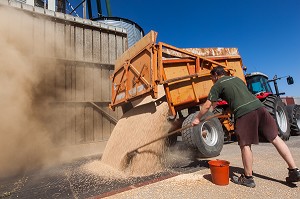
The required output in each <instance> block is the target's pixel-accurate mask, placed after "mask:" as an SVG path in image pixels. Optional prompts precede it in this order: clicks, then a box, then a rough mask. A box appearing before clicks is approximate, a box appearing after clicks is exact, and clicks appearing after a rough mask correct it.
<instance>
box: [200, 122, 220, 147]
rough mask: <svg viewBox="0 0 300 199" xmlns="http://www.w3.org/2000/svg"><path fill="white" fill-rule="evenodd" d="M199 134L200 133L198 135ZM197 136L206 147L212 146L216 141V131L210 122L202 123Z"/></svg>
mask: <svg viewBox="0 0 300 199" xmlns="http://www.w3.org/2000/svg"><path fill="white" fill-rule="evenodd" d="M200 132H201V133H200ZM199 134H200V137H201V139H202V140H203V141H204V142H205V143H206V144H207V145H208V146H214V145H215V144H216V143H217V141H218V131H217V129H216V127H214V126H213V125H212V124H211V122H210V121H206V122H203V124H201V126H200V130H199Z"/></svg>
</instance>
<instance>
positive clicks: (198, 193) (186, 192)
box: [109, 136, 300, 199]
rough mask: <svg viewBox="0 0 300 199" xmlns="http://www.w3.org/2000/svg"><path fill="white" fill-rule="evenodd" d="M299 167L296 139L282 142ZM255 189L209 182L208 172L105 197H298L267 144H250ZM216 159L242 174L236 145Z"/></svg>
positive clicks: (299, 143)
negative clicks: (226, 161) (227, 163)
mask: <svg viewBox="0 0 300 199" xmlns="http://www.w3.org/2000/svg"><path fill="white" fill-rule="evenodd" d="M286 143H287V144H288V146H289V147H290V150H291V152H292V154H293V156H294V159H295V161H296V164H297V165H298V167H300V136H297V137H291V138H290V140H289V141H287V142H286ZM252 150H253V153H254V165H253V170H254V179H255V183H256V187H255V188H248V187H245V186H241V185H236V184H234V183H232V182H229V185H226V186H219V185H215V184H213V183H212V182H211V175H210V170H209V169H203V170H199V171H196V172H193V173H189V174H181V175H179V176H176V177H173V178H169V179H166V180H163V181H160V182H157V183H153V184H150V185H146V186H143V187H139V188H136V189H132V190H129V191H126V192H122V193H119V194H116V195H113V196H111V197H109V198H118V199H119V198H121V199H122V198H126V199H127V198H143V199H146V198H151V199H152V198H280V199H281V198H293V199H294V198H299V195H300V188H299V186H300V182H298V183H296V184H291V185H287V184H286V183H285V177H286V176H287V166H286V164H285V162H284V161H283V160H282V159H281V157H280V155H279V154H278V153H277V151H276V149H275V148H274V147H273V145H272V144H270V143H260V144H259V145H253V146H252ZM217 159H224V160H228V161H230V176H232V175H234V174H239V173H241V172H243V170H242V168H243V167H242V162H241V157H240V150H239V146H238V145H237V143H230V144H225V145H224V148H223V150H222V153H221V155H220V156H218V157H217Z"/></svg>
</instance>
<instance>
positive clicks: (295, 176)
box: [285, 168, 300, 182]
mask: <svg viewBox="0 0 300 199" xmlns="http://www.w3.org/2000/svg"><path fill="white" fill-rule="evenodd" d="M285 180H286V182H299V181H300V171H299V169H298V168H296V169H293V170H291V169H289V176H288V177H286V178H285Z"/></svg>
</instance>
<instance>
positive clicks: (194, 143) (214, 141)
mask: <svg viewBox="0 0 300 199" xmlns="http://www.w3.org/2000/svg"><path fill="white" fill-rule="evenodd" d="M197 114H198V112H196V113H193V114H190V115H189V116H188V117H187V118H186V119H185V120H184V121H183V123H182V127H185V126H187V125H189V124H191V123H192V121H193V120H194V118H195V117H196V115H197ZM211 115H213V114H212V113H211V112H208V113H207V114H205V115H204V116H203V117H202V119H204V118H206V117H208V116H211ZM181 133H182V140H183V141H184V143H185V144H187V145H188V146H190V147H191V148H194V149H197V150H198V152H199V156H200V157H203V158H210V157H216V156H218V155H220V152H221V150H222V148H223V144H224V132H223V129H222V125H221V123H220V121H219V120H218V119H217V118H213V119H210V120H208V121H205V122H202V123H200V124H199V125H197V126H194V127H191V128H188V129H185V130H183V131H182V132H181Z"/></svg>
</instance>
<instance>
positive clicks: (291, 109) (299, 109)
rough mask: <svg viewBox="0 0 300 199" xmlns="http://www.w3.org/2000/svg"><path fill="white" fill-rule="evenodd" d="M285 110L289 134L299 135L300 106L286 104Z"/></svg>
mask: <svg viewBox="0 0 300 199" xmlns="http://www.w3.org/2000/svg"><path fill="white" fill-rule="evenodd" d="M286 110H287V113H288V116H289V119H290V124H291V135H293V136H299V135H300V106H299V105H297V104H293V105H287V106H286Z"/></svg>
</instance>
